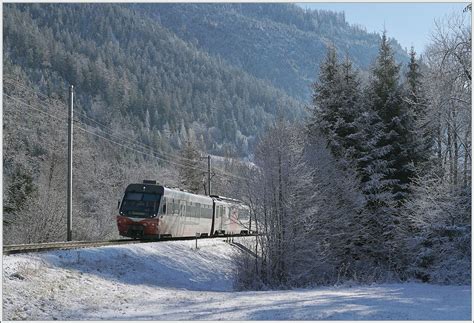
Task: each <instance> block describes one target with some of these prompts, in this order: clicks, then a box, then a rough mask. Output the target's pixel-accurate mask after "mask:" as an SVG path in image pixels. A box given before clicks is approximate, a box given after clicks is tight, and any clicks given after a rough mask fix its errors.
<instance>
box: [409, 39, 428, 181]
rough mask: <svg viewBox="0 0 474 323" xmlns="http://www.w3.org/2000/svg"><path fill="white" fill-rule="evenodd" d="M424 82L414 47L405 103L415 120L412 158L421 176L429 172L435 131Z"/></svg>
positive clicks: (411, 53) (411, 52) (411, 51)
mask: <svg viewBox="0 0 474 323" xmlns="http://www.w3.org/2000/svg"><path fill="white" fill-rule="evenodd" d="M422 80H423V74H422V73H421V71H420V64H419V62H418V60H417V59H416V52H415V50H414V48H413V47H412V48H411V50H410V62H409V63H408V71H407V73H406V80H405V95H404V101H405V104H406V105H407V109H408V111H409V113H410V116H411V117H412V119H413V132H412V133H413V138H412V140H413V149H412V151H411V156H412V158H413V162H414V165H415V167H416V169H417V171H418V172H419V173H420V174H423V173H425V172H426V171H428V170H429V166H430V165H429V161H430V156H431V149H432V146H433V129H432V126H431V125H430V122H429V120H428V118H427V108H428V100H427V98H426V95H425V93H424V90H423V84H422Z"/></svg>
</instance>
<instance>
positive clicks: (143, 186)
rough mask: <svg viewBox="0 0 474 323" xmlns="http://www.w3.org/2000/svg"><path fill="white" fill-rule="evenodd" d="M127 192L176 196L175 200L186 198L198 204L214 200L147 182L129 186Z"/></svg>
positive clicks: (154, 182)
mask: <svg viewBox="0 0 474 323" xmlns="http://www.w3.org/2000/svg"><path fill="white" fill-rule="evenodd" d="M125 191H126V192H137V193H138V192H140V193H143V192H146V193H154V194H161V195H172V196H173V195H174V196H175V198H177V197H179V198H184V199H186V200H192V201H196V202H197V203H204V202H207V203H212V199H211V198H210V197H209V196H207V195H200V194H194V193H191V192H188V191H186V190H183V189H180V188H177V187H166V186H163V185H160V184H158V183H157V182H156V181H148V180H145V181H143V183H134V184H129V185H128V186H127V188H126V190H125Z"/></svg>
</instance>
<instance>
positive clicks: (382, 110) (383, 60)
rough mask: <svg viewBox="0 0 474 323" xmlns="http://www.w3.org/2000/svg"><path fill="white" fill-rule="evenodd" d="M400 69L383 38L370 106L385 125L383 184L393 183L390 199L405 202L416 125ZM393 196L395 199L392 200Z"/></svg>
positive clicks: (378, 146) (369, 93) (370, 89)
mask: <svg viewBox="0 0 474 323" xmlns="http://www.w3.org/2000/svg"><path fill="white" fill-rule="evenodd" d="M399 70H400V66H399V65H398V64H397V63H396V62H395V59H394V56H393V51H392V49H391V47H390V44H389V42H388V39H387V36H386V34H385V33H384V34H383V35H382V41H381V45H380V49H379V56H378V58H377V61H376V63H375V66H374V68H373V71H372V80H371V82H370V84H369V87H368V89H367V100H368V101H367V103H368V104H369V105H370V108H371V109H372V110H373V111H375V113H376V114H377V116H378V118H380V121H381V122H382V124H381V125H382V127H381V129H380V131H381V135H380V137H379V140H377V142H376V143H375V147H374V148H375V149H378V150H380V151H381V153H382V154H383V155H382V156H379V158H378V160H381V161H383V162H384V163H385V164H386V165H385V166H384V170H383V176H382V180H387V181H389V183H388V185H389V188H390V190H387V191H386V197H387V198H389V199H393V200H394V201H397V202H403V200H404V199H405V198H406V196H407V194H408V192H409V185H408V184H409V183H410V179H411V177H412V176H413V172H414V165H413V160H412V156H411V154H410V153H411V151H410V149H411V148H412V138H413V122H412V117H411V115H410V114H409V113H408V109H407V107H406V105H404V104H403V101H402V89H401V85H400V82H399ZM390 195H391V196H390Z"/></svg>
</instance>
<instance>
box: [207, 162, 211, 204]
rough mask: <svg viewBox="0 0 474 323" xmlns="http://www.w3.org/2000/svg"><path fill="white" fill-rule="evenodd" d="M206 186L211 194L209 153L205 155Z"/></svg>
mask: <svg viewBox="0 0 474 323" xmlns="http://www.w3.org/2000/svg"><path fill="white" fill-rule="evenodd" d="M207 187H208V188H209V189H208V190H209V196H211V155H207Z"/></svg>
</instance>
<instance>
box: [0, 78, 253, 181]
mask: <svg viewBox="0 0 474 323" xmlns="http://www.w3.org/2000/svg"><path fill="white" fill-rule="evenodd" d="M4 81H7V82H10V83H13V84H14V85H16V86H19V87H21V88H23V89H24V90H26V91H28V92H30V93H34V94H36V95H38V96H40V97H43V98H44V99H46V100H54V101H56V102H55V103H56V104H54V105H53V104H51V103H43V104H44V105H47V106H49V107H53V108H60V109H62V108H63V107H64V106H65V103H64V102H62V101H59V100H57V99H52V98H50V97H49V96H47V95H45V94H43V93H41V92H38V91H36V90H34V89H32V88H31V87H30V86H28V85H26V84H24V83H22V82H20V81H19V80H16V79H14V78H13V76H11V75H4ZM10 98H12V99H15V100H17V101H20V102H22V103H24V104H25V105H27V106H29V107H31V108H33V109H36V108H34V107H32V106H31V105H28V103H26V102H24V101H22V100H20V99H18V98H13V97H10ZM37 110H38V111H39V112H42V113H46V112H44V111H42V110H39V109H37ZM58 113H60V112H58ZM60 114H62V113H60ZM75 114H79V115H81V116H82V117H84V118H86V119H88V120H90V121H92V122H94V123H96V124H98V125H100V126H101V127H103V128H106V129H109V130H110V131H111V132H107V131H105V130H103V129H102V128H99V127H96V128H95V129H98V130H99V131H101V132H103V133H105V134H107V135H108V136H110V137H112V138H115V139H118V140H125V141H127V142H128V143H130V144H132V145H136V146H138V147H140V148H143V149H149V150H150V151H152V153H154V154H159V155H163V156H167V158H173V159H177V160H182V161H188V162H193V163H194V162H195V160H193V159H189V158H185V157H183V156H179V155H175V154H171V153H167V152H163V151H160V152H156V151H155V148H154V147H151V146H149V145H147V144H145V143H143V142H140V141H138V140H135V139H132V138H130V137H129V136H127V135H125V134H116V131H115V130H114V129H112V128H110V127H108V126H107V125H105V124H103V123H101V122H99V121H97V120H95V119H93V118H91V117H89V116H87V115H86V114H85V113H82V112H81V111H75ZM49 116H51V117H53V118H56V117H54V116H52V115H49ZM63 116H64V117H65V118H67V115H65V114H63ZM56 119H57V118H56ZM74 122H76V123H80V124H83V125H85V126H89V127H90V125H88V124H86V123H84V122H80V121H79V120H74ZM214 171H216V172H218V173H221V174H218V173H215V174H214V175H218V176H221V177H222V176H223V175H224V176H229V177H233V178H238V179H241V180H248V179H247V178H244V177H241V176H238V175H234V174H231V173H229V172H226V171H224V170H222V169H220V168H217V167H214Z"/></svg>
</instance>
